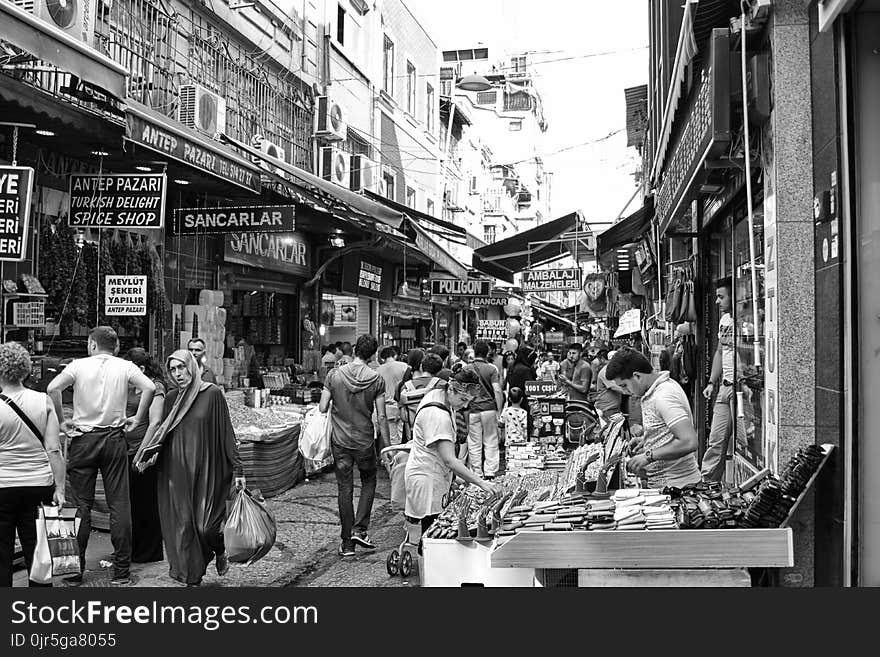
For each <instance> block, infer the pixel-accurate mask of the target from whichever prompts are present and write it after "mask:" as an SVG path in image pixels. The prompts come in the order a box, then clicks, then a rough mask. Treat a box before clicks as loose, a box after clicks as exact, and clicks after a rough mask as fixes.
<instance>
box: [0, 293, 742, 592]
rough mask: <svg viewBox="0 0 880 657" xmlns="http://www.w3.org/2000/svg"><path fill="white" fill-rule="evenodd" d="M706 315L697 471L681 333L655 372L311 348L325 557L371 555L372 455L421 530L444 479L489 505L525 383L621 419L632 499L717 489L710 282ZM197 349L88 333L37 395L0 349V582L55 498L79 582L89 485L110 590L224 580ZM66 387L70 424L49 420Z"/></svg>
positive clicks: (220, 493) (214, 399) (208, 409)
mask: <svg viewBox="0 0 880 657" xmlns="http://www.w3.org/2000/svg"><path fill="white" fill-rule="evenodd" d="M716 303H717V305H718V306H719V308H720V310H721V321H720V323H719V332H718V338H719V340H718V349H717V351H716V352H715V354H714V359H713V366H712V370H711V375H710V379H709V384H708V385H707V386H706V388H705V390H703V395H704V396H705V397H706V398H707V399H709V398H711V397H712V396H713V395H714V396H715V412H714V413H713V419H712V427H711V431H710V436H709V440H708V448H707V450H706V452H705V454H704V456H703V459H702V463H699V462H698V459H697V443H698V440H697V433H696V429H695V427H694V420H693V412H692V404H693V403H694V400H693V399H689V396H688V394H687V393H686V392H685V387H688V385H687V384H688V383H689V382H690V380H692V379H693V371H692V370H693V369H694V363H688V362H687V361H688V360H689V359H690V360H693V354H690V355H689V354H688V353H687V349H682V345H686V344H687V341H686V340H684V339H683V338H685V337H686V336H685V335H684V334H683V332H682V333H680V335H679V337H678V339H677V340H676V342H675V343H673V344H672V345H670V347H669V348H668V349H667V350H666V351H665V352H664V354H663V355H662V356H661V367H660V368H659V369H656V368H654V367H653V366H652V364H651V362H650V360H649V359H648V358H647V357H646V355H645V354H644V353H643V351H642V350H640V349H639V348H633V347H631V346H627V347H621V348H619V349H617V350H616V351H610V350H609V346H608V345H607V344H605V343H603V342H601V341H599V340H594V341H592V342H590V343H589V344H588V345H587V346H586V349H584V347H583V345H582V344H580V343H572V344H570V345H568V347H567V349H566V351H565V357H564V358H563V359H561V360H559V359H558V358H557V355H556V354H555V353H554V352H553V350H552V349H544V350H542V351H539V350H538V349H536V348H535V346H534V345H533V344H529V342H527V341H526V340H523V339H522V336H521V335H518V336H516V337H512V338H510V339H508V340H507V341H506V342H505V343H504V344H503V345H496V344H494V343H492V342H488V341H484V340H477V341H476V342H474V344H473V345H472V346H469V345H468V344H466V343H464V342H461V343H459V344H458V345H456V349H455V352H454V353H450V351H449V349H448V348H446V347H445V346H443V345H441V344H438V345H435V346H432V347H430V348H429V349H421V348H415V349H411V350H410V351H409V352H408V353H407V354H405V355H404V354H403V353H402V352H401V350H400V349H399V348H397V347H396V346H394V345H388V346H384V347H383V348H382V349H381V350H379V346H378V342H377V340H376V338H375V337H373V336H371V335H361V336H360V337H359V338H358V339H357V341H356V343H355V344H354V345H352V344H350V343H338V344H335V345H328V346H326V347H323V348H322V351H323V354H322V358H321V370H320V372H319V376H320V378H322V379H323V391H322V395H321V399H320V404H319V409H320V412H321V413H328V414H329V422H330V427H331V428H330V431H331V446H332V454H333V460H334V466H333V467H334V471H335V476H336V480H337V487H338V507H339V519H340V524H341V541H340V544H339V548H338V553H339V555H340V556H342V557H350V556H353V555H354V554H355V550H356V548H357V547H360V548H363V549H367V550H372V549H375V547H376V545H375V543H374V542H373V540H372V539H371V538H370V535H369V533H368V532H369V525H370V516H371V512H372V508H373V503H374V498H375V492H376V478H377V471H378V467H379V464H380V462H384V464H385V466H386V467H388V468H389V470H390V468H391V463H392V457H391V455H390V452H389V451H388V450H387V449H386V448H389V447H393V446H396V445H400V444H402V443H408V444H409V456H408V459H407V461H406V469H405V491H406V502H405V515H406V517H407V519H408V521H409V522H411V523H414V524H416V525H420V526H421V528H422V531H424V530H426V529H427V528H428V527H429V526H430V525H431V523H432V522H433V521H434V520H435V519H436V518H437V516H438V515H439V514H440V513H441V511H442V509H443V504H444V501H445V499H446V498H447V494H448V492H449V490H450V487H451V486H452V483H453V481H454V480H455V478H457V479H458V480H460V481H463V482H466V483H468V484H473V485H476V486H478V487H479V488H481V489H482V490H484V491H485V492H487V493H489V494H493V495H494V494H498V493H500V492H501V491H500V486H499V485H498V484H497V483H496V482H495V478H496V477H497V476H498V474H499V471H500V470H501V469H502V467H503V464H502V463H501V447H502V440H503V439H504V438H506V440H508V441H512V440H516V439H522V438H525V439H531V438H534V437H535V436H536V427H535V425H534V422H533V413H532V412H531V411H532V407H531V402H532V401H533V400H530V399H529V395H528V394H527V386H526V383H527V382H529V381H541V380H543V381H551V382H555V383H556V384H557V385H558V389H559V392H560V394H562V395H564V396H566V397H567V398H568V400H569V401H570V402H579V403H584V404H587V405H588V407H589V408H590V409H591V410H593V411H595V413H596V415H597V417H598V420H599V423H600V425H604V424H605V423H607V422H609V421H611V420H612V418H615V417H619V416H620V414H623V415H625V416H626V417H627V420H628V423H629V429H630V434H631V436H632V439H631V441H630V444H629V446H628V452H629V456H630V458H629V459H628V461H627V468H628V469H629V470H630V471H631V472H632V473H634V474H635V475H637V476H638V477H639V478H640V479H641V480H643V481H644V482H646V484H647V486H649V487H651V488H662V487H665V486H676V487H682V486H685V485H688V484H693V483H697V482H699V481H700V480H701V479H702V480H714V481H718V480H720V479H721V478H722V477H723V475H724V464H725V454H726V451H727V441H728V440H729V438H730V435H731V429H732V422H733V421H734V420H733V418H735V417H736V415H735V409H734V407H733V402H732V399H733V398H734V395H733V392H732V391H733V387H732V383H731V382H732V381H733V379H734V371H733V367H734V356H733V348H734V347H733V340H732V324H731V321H730V286H729V283H727V282H724V281H722V282H721V283H719V284H718V286H717V294H716ZM539 346H540V345H539ZM635 346H636V347H638V345H635ZM204 351H205V347H204V343H203V342H202V341H200V340H198V339H196V340H192V341H190V342H189V344H188V347H187V349H185V350H178V351H175V352H174V353H172V354H171V355H170V356H169V357H168V358H167V359H166V361H165V363H164V368H163V367H162V366H161V365H160V364H158V363H157V362H156V361H155V359H153V358H152V357H151V356H150V355H149V354H147V353H146V352H145V351H144V350H143V349H140V348H134V349H131V350H129V351H128V352H127V353H126V354H125V357H124V358H120V357H119V356H118V352H119V339H118V336H117V335H116V333H115V331H114V330H113V329H112V328H110V327H106V326H99V327H97V328H95V329H93V330H92V331H91V333H90V334H89V338H88V356H87V357H84V358H81V359H78V360H75V361H73V362H72V363H70V364H69V365H67V366H66V367H65V368H64V369H63V370H62V371H61V372H60V373H59V374H58V375H57V376H56V377H55V378H54V379H53V380H52V381H51V383H50V384H49V385H48V388H47V391H46V393H45V394H44V393H40V392H37V391H34V390H31V389H29V388H27V387H25V386H24V381H25V380H26V379H27V377H28V376H29V375H30V373H31V359H30V354H29V353H28V351H27V350H26V349H25V348H24V347H23V346H22V345H20V344H18V343H15V342H8V343H5V344H2V345H0V388H2V394H0V586H11V584H12V571H13V552H14V539H15V534H16V532H17V533H18V537H19V540H20V542H21V546H22V551H23V553H24V558H25V562H26V566H27V567H28V569H29V570H30V566H31V563H32V560H33V555H34V549H35V545H36V540H37V535H36V529H35V518H36V517H37V510H38V507H39V506H40V505H42V504H53V503H54V504H57V505H59V506H60V505H64V504H65V503H66V502H67V497H68V495H69V496H70V497H71V500H70V502H71V503H72V504H73V505H74V506H76V507H77V510H78V515H79V519H80V525H79V530H78V533H77V542H78V547H79V552H80V566H81V573H80V574H78V575H72V576H70V577H67V578H66V579H65V583H66V584H69V585H73V586H76V585H80V584H82V582H83V574H82V572H84V571H85V556H86V548H87V546H88V541H89V534H90V532H91V522H90V518H91V511H92V507H93V505H94V500H95V486H96V478H97V475H98V473H99V472H100V474H101V476H102V479H103V485H104V491H105V494H106V498H107V506H108V508H109V512H110V513H109V515H110V537H111V542H112V545H113V558H112V579H111V584H112V585H120V586H124V585H128V584H130V583H131V582H132V578H131V572H130V568H131V563H132V562H135V563H139V562H151V561H161V560H162V559H163V558H165V559H167V561H168V565H169V575H170V577H171V578H173V579H174V580H176V581H177V582H179V583H180V584H181V585H187V586H198V585H199V584H200V583H201V581H202V578H203V577H204V575H205V573H206V571H207V568H208V566H209V565H210V564H211V563H212V562H213V564H214V566H215V568H216V570H217V573H218V574H219V575H224V574H226V572H228V569H229V561H228V558H227V554H226V550H225V546H224V540H223V527H224V523H225V520H226V500H227V499H228V498H229V496H230V493H231V491H233V490H235V489H236V488H239V487H242V488H243V487H244V486H245V484H246V482H245V479H244V476H243V472H242V468H241V463H240V460H239V456H238V449H237V446H236V439H235V433H234V431H233V427H232V422H231V420H230V415H229V410H228V407H227V403H226V399H225V396H224V392H223V390H222V388H221V387H219V386H218V385H216V384H215V383H212V381H213V380H214V376H213V373H211V372H210V371H209V370H207V369H206V368H205V366H204V363H203V361H204ZM560 355H561V354H560ZM682 383H684V384H685V387H683V386H682ZM68 389H72V416H71V417H70V419H65V415H64V406H63V399H62V395H63V394H64V393H65V391H66V390H68ZM716 389H718V390H717V394H716ZM503 437H504V438H503ZM355 468H357V470H358V473H359V476H360V480H361V491H360V496H359V499H358V503H357V508H356V509H355V505H354V470H355ZM66 481H67V482H69V486H66V485H65V482H66ZM31 585H37V583H36V582H31Z"/></svg>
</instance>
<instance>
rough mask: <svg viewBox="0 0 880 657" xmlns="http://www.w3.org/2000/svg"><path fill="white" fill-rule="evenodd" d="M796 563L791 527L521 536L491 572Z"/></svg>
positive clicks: (503, 549) (495, 559) (497, 557)
mask: <svg viewBox="0 0 880 657" xmlns="http://www.w3.org/2000/svg"><path fill="white" fill-rule="evenodd" d="M793 565H794V549H793V541H792V531H791V529H788V528H786V529H705V530H658V531H648V530H646V531H629V532H626V531H587V532H520V533H519V534H516V535H515V536H513V537H512V538H511V539H510V540H508V541H507V542H506V543H504V544H503V545H501V546H500V547H497V548H496V549H495V551H494V552H493V554H492V567H493V568H536V569H540V568H640V569H641V568H649V569H650V568H759V567H766V568H770V567H778V568H782V567H790V566H793Z"/></svg>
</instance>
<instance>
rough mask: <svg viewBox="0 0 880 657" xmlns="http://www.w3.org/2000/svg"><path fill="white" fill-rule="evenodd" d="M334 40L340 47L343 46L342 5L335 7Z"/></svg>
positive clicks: (343, 16)
mask: <svg viewBox="0 0 880 657" xmlns="http://www.w3.org/2000/svg"><path fill="white" fill-rule="evenodd" d="M336 40H337V41H338V42H339V45H340V46H344V45H345V9H343V7H342V5H337V7H336Z"/></svg>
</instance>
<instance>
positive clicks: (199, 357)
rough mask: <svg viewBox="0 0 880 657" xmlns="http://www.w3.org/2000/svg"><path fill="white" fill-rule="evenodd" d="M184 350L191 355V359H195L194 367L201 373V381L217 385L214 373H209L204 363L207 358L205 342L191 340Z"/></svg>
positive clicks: (197, 339)
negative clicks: (197, 367) (196, 366)
mask: <svg viewBox="0 0 880 657" xmlns="http://www.w3.org/2000/svg"><path fill="white" fill-rule="evenodd" d="M186 350H187V351H189V353H191V354H192V355H193V358H195V359H196V365H198V366H199V370H201V372H202V381H207V382H208V383H217V377H216V376H215V375H214V372H212V371H211V368H209V367H208V365H207V363H206V362H205V361H206V360H207V358H206V357H205V351H206V347H205V341H204V340H202V339H201V338H193V339H192V340H190V341H189V342H187V343H186Z"/></svg>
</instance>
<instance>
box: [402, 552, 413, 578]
mask: <svg viewBox="0 0 880 657" xmlns="http://www.w3.org/2000/svg"><path fill="white" fill-rule="evenodd" d="M412 566H413V560H412V552H409V551H406V552H404V553H403V554H402V555H401V557H400V576H401V577H409V576H410V575H411V574H412Z"/></svg>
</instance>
